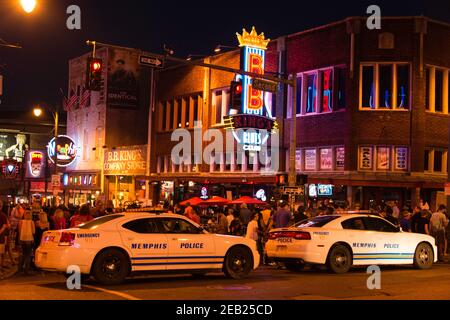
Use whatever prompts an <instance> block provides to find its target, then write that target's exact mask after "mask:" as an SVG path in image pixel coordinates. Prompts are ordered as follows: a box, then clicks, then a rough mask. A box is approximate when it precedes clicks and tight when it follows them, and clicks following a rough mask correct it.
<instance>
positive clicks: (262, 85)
mask: <svg viewBox="0 0 450 320" xmlns="http://www.w3.org/2000/svg"><path fill="white" fill-rule="evenodd" d="M252 88H253V89H256V90H261V91H266V92H272V93H276V92H277V91H278V83H276V82H273V81H269V80H264V79H258V78H253V81H252Z"/></svg>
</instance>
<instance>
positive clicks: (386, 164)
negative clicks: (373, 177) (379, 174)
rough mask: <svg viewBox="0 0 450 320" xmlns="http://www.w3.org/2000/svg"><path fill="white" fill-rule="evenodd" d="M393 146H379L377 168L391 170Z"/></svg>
mask: <svg viewBox="0 0 450 320" xmlns="http://www.w3.org/2000/svg"><path fill="white" fill-rule="evenodd" d="M390 154H391V148H389V147H377V170H389V168H390V160H391V159H390Z"/></svg>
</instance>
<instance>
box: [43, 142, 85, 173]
mask: <svg viewBox="0 0 450 320" xmlns="http://www.w3.org/2000/svg"><path fill="white" fill-rule="evenodd" d="M55 153H56V157H57V163H58V167H68V166H70V165H71V164H72V163H74V162H75V160H76V159H77V154H78V152H77V147H76V144H75V142H74V141H73V139H72V138H71V137H69V136H58V142H57V143H56V141H55V138H53V139H52V140H51V141H50V142H49V144H48V145H47V154H48V157H49V159H50V160H51V161H52V162H53V163H55V160H54V158H55Z"/></svg>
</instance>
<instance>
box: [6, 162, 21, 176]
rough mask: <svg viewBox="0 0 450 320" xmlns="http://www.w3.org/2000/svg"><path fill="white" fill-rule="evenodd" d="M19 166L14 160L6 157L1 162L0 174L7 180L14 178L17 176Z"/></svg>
mask: <svg viewBox="0 0 450 320" xmlns="http://www.w3.org/2000/svg"><path fill="white" fill-rule="evenodd" d="M19 172H20V167H19V163H18V162H17V161H16V160H12V159H8V160H4V161H3V162H2V174H3V176H4V178H5V179H7V180H15V179H16V178H17V177H18V176H19Z"/></svg>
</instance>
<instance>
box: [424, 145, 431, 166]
mask: <svg viewBox="0 0 450 320" xmlns="http://www.w3.org/2000/svg"><path fill="white" fill-rule="evenodd" d="M430 157H431V150H425V155H424V158H423V170H424V171H430Z"/></svg>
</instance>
